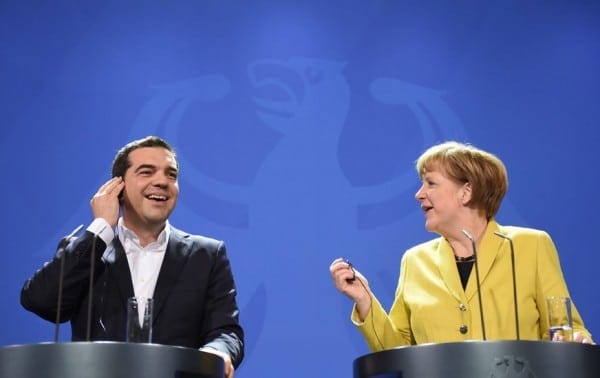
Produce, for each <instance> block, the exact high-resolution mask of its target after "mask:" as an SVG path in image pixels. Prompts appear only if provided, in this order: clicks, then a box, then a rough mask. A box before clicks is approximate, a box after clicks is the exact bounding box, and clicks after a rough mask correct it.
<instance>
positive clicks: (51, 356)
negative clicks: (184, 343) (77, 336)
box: [0, 341, 223, 378]
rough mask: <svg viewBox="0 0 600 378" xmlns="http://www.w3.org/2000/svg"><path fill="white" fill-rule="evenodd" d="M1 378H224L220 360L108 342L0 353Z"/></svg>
mask: <svg viewBox="0 0 600 378" xmlns="http://www.w3.org/2000/svg"><path fill="white" fill-rule="evenodd" d="M0 377H19V378H33V377H36V378H58V377H60V378H131V377H144V378H223V360H222V359H221V358H219V357H218V356H216V355H214V354H211V353H207V352H201V351H199V350H197V349H191V348H184V347H177V346H169V345H159V344H141V343H140V344H138V343H121V342H109V341H106V342H104V341H95V342H69V343H40V344H24V345H10V346H5V347H2V348H0Z"/></svg>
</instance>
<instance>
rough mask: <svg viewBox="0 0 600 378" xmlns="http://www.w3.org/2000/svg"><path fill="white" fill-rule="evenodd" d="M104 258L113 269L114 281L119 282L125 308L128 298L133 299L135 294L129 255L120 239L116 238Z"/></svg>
mask: <svg viewBox="0 0 600 378" xmlns="http://www.w3.org/2000/svg"><path fill="white" fill-rule="evenodd" d="M102 258H103V259H104V261H105V262H106V263H107V264H109V266H110V267H111V275H112V279H113V280H114V281H115V282H117V286H118V288H119V292H120V294H121V303H122V304H123V308H125V307H126V304H127V298H130V297H133V296H134V295H135V294H134V291H133V284H132V280H131V272H130V271H129V263H128V262H127V255H126V254H125V249H123V245H121V242H120V241H119V238H118V237H116V236H115V238H114V239H113V242H112V244H111V245H110V246H109V247H108V248H107V249H106V251H105V252H104V255H103V256H102Z"/></svg>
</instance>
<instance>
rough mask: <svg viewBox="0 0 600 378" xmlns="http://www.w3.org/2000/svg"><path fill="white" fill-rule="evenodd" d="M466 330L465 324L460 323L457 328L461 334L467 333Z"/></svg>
mask: <svg viewBox="0 0 600 378" xmlns="http://www.w3.org/2000/svg"><path fill="white" fill-rule="evenodd" d="M468 330H469V328H468V327H467V326H466V325H464V324H463V325H461V326H460V328H459V331H460V333H462V334H463V335H464V334H465V333H467V331H468Z"/></svg>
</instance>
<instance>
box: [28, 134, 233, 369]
mask: <svg viewBox="0 0 600 378" xmlns="http://www.w3.org/2000/svg"><path fill="white" fill-rule="evenodd" d="M178 174H179V167H178V163H177V160H176V156H175V151H174V150H173V149H172V148H171V146H170V145H169V144H168V143H167V142H166V141H164V140H163V139H160V138H158V137H154V136H149V137H146V138H143V139H140V140H136V141H133V142H131V143H129V144H127V145H126V146H124V147H123V148H122V149H121V150H120V151H119V152H118V153H117V155H116V157H115V159H114V162H113V167H112V176H113V177H112V179H110V180H108V181H107V182H106V183H105V184H104V185H102V186H101V187H100V189H99V190H98V192H97V193H96V194H95V195H94V197H93V198H92V200H91V201H90V205H91V208H92V213H93V215H94V220H93V221H92V223H91V224H90V225H89V226H88V228H87V230H86V232H85V233H84V234H83V235H81V236H80V237H77V238H72V239H70V240H65V242H64V243H63V244H65V246H64V247H63V248H64V252H62V249H63V248H59V251H61V252H62V253H57V256H55V257H54V259H52V260H51V261H50V262H49V263H47V264H45V265H44V267H43V268H41V269H40V270H38V271H37V272H36V273H35V274H34V276H33V277H31V278H30V279H29V280H28V281H27V282H26V283H25V285H24V287H23V289H22V291H21V304H22V305H23V307H25V308H26V309H27V310H29V311H32V312H34V313H36V314H37V315H39V316H40V317H42V318H44V319H46V320H49V321H54V320H55V319H56V313H57V309H56V303H57V298H58V286H59V285H58V281H59V276H60V264H61V261H60V255H62V256H63V258H64V283H63V290H62V298H63V300H62V305H61V312H60V314H61V318H60V321H61V322H66V321H70V322H71V329H72V339H73V340H74V341H78V340H86V335H87V332H88V326H87V314H88V311H87V309H88V303H89V300H90V298H89V297H88V295H89V293H88V285H89V280H90V275H91V266H92V265H93V266H94V272H93V274H94V277H93V278H94V287H93V295H92V296H93V298H92V316H91V327H90V328H91V329H89V332H90V340H113V341H124V340H125V331H126V303H127V298H129V297H133V296H137V297H152V298H154V321H153V342H155V343H158V344H167V345H179V346H185V347H191V348H200V349H201V350H203V351H206V352H210V353H214V354H216V355H218V356H220V357H221V358H223V360H224V361H225V376H226V377H227V378H231V377H233V374H234V368H236V367H237V366H239V364H240V363H241V361H242V358H243V355H244V344H243V338H244V334H243V330H242V328H241V326H240V324H239V320H238V316H239V310H238V306H237V303H236V298H235V297H236V288H235V283H234V280H233V275H232V272H231V268H230V264H229V260H228V258H227V255H226V250H225V245H224V243H223V242H221V241H217V240H214V239H210V238H207V237H203V236H199V235H190V234H188V233H185V232H183V231H181V230H178V229H176V228H174V227H173V226H171V225H170V224H169V221H168V217H169V215H170V214H171V212H172V211H173V209H174V208H175V204H176V202H177V197H178V194H179V185H178ZM120 212H121V217H119V213H120ZM92 258H93V259H94V261H93V262H94V263H93V264H91V263H92Z"/></svg>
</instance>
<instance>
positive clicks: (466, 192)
mask: <svg viewBox="0 0 600 378" xmlns="http://www.w3.org/2000/svg"><path fill="white" fill-rule="evenodd" d="M461 190H462V194H461V201H462V204H463V205H466V204H468V203H469V202H470V201H471V197H472V195H473V187H471V183H470V182H465V183H464V184H463V186H462V189H461Z"/></svg>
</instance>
